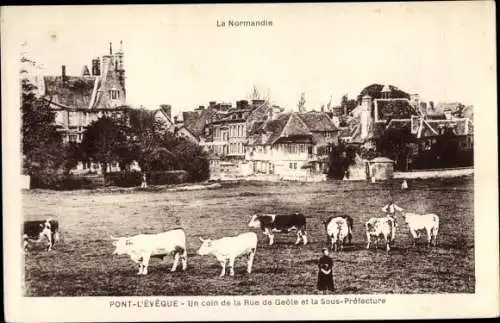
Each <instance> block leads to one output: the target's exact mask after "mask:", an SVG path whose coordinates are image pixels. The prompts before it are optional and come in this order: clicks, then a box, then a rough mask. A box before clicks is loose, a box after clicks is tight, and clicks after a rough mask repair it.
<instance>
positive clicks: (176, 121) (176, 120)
mask: <svg viewBox="0 0 500 323" xmlns="http://www.w3.org/2000/svg"><path fill="white" fill-rule="evenodd" d="M178 119H179V117H178V116H174V124H177V123H178Z"/></svg>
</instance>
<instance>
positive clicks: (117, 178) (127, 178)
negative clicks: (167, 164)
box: [104, 172, 142, 187]
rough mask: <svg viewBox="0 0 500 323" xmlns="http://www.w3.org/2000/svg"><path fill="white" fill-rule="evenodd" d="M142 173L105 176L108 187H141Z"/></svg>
mask: <svg viewBox="0 0 500 323" xmlns="http://www.w3.org/2000/svg"><path fill="white" fill-rule="evenodd" d="M141 182H142V173H141V172H113V173H106V174H105V175H104V183H105V185H106V186H119V187H134V186H139V185H141Z"/></svg>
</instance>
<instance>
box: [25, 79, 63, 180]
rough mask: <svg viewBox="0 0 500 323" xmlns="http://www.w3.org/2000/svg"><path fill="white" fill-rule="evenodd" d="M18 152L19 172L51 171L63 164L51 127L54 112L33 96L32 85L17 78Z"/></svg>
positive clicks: (34, 87)
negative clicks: (18, 81)
mask: <svg viewBox="0 0 500 323" xmlns="http://www.w3.org/2000/svg"><path fill="white" fill-rule="evenodd" d="M21 88H22V94H21V116H22V125H21V138H22V139H21V151H22V154H23V172H24V173H26V174H30V175H32V174H34V173H37V172H41V171H55V170H57V169H59V167H60V166H61V165H62V163H63V158H62V156H63V147H62V139H61V136H60V135H59V133H58V132H57V129H56V126H55V125H54V121H55V113H54V112H53V111H52V110H51V109H50V106H49V103H48V102H45V101H44V100H43V99H40V98H37V97H36V95H35V91H36V86H35V85H33V84H32V83H31V82H30V81H29V80H28V79H27V77H26V75H23V76H22V79H21Z"/></svg>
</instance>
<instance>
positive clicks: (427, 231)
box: [425, 228, 432, 247]
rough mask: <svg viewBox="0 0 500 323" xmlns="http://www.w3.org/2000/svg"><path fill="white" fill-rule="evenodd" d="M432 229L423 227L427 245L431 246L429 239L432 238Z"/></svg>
mask: <svg viewBox="0 0 500 323" xmlns="http://www.w3.org/2000/svg"><path fill="white" fill-rule="evenodd" d="M431 230H432V229H430V228H425V234H426V236H427V247H430V246H431V240H432V232H431Z"/></svg>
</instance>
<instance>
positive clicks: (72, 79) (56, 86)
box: [44, 76, 95, 109]
mask: <svg viewBox="0 0 500 323" xmlns="http://www.w3.org/2000/svg"><path fill="white" fill-rule="evenodd" d="M44 84H45V94H46V96H48V97H49V98H52V101H53V102H54V103H56V104H60V105H63V106H66V107H71V108H78V109H88V108H89V104H90V103H91V100H92V93H93V90H94V85H95V77H78V76H65V79H64V81H63V78H62V76H45V77H44Z"/></svg>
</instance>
